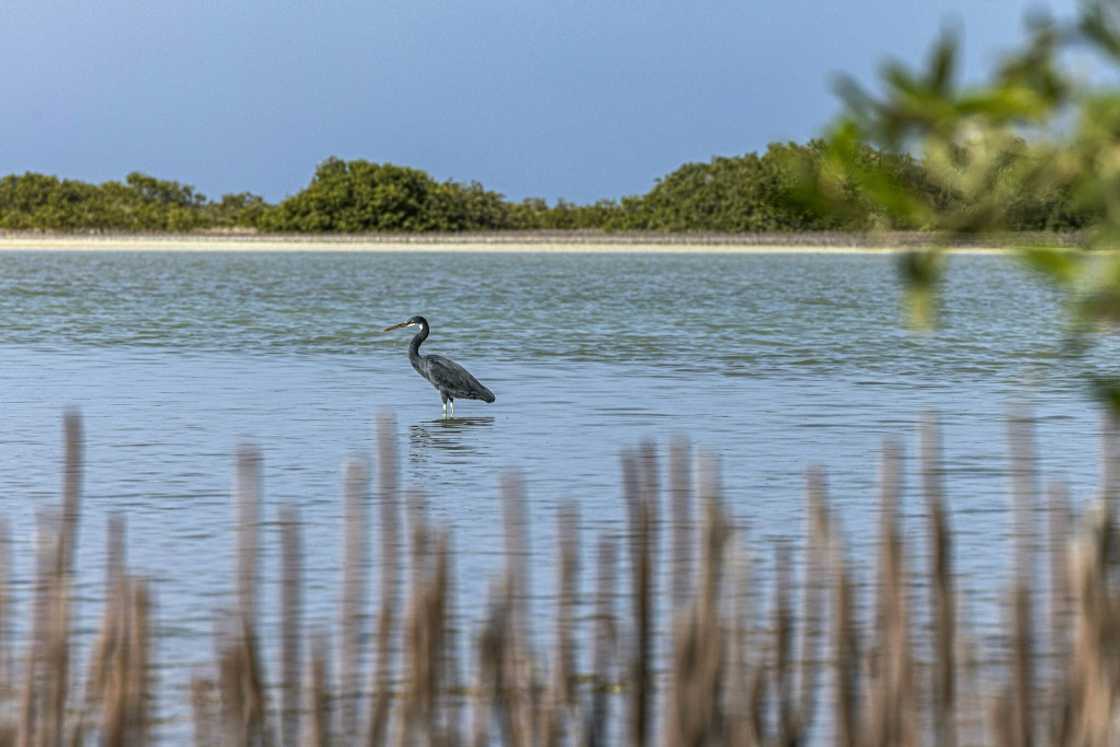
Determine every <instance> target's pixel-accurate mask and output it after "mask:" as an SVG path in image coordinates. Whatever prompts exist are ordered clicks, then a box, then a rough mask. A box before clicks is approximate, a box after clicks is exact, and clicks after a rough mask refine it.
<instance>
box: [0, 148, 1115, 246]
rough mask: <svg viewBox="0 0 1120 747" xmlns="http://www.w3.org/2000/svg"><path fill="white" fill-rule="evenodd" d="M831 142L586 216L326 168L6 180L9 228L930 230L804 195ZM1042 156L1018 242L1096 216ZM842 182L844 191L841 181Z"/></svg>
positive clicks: (872, 162) (904, 173)
mask: <svg viewBox="0 0 1120 747" xmlns="http://www.w3.org/2000/svg"><path fill="white" fill-rule="evenodd" d="M826 156H827V148H826V146H825V144H824V143H822V142H821V141H813V142H810V143H808V144H805V145H801V144H796V143H785V144H772V145H771V146H770V147H769V148H768V149H767V150H766V151H765V152H764V153H747V154H745V155H741V156H733V157H717V158H713V159H712V160H711V161H709V162H708V163H689V164H685V165H684V166H681V167H680V168H678V169H677V170H676V171H674V172H672V173H670V174H668V175H667V176H665V177H664V178H662V179H659V180H658V181H657V183H656V184H655V186H654V187H653V188H652V189H651V190H650V191H649V192H647V193H646V194H644V195H635V196H628V197H622V198H621V199H617V200H614V199H607V200H601V201H599V202H595V203H593V204H587V205H577V204H573V203H571V202H567V201H565V200H559V201H557V202H554V203H552V204H549V203H548V202H547V201H545V200H543V199H539V198H529V199H525V200H522V201H519V202H514V201H511V200H508V199H506V198H505V197H504V196H503V195H501V194H499V193H497V192H494V191H491V190H488V189H486V188H485V187H483V186H482V185H481V184H478V183H476V182H471V183H461V182H457V181H442V182H441V181H438V180H436V179H433V178H432V177H431V176H430V175H429V174H427V173H425V172H424V171H421V170H419V169H414V168H408V167H404V166H397V165H393V164H389V163H380V164H379V163H373V162H369V161H364V160H353V161H345V160H341V159H338V158H328V159H327V160H326V161H324V162H322V163H321V164H319V166H318V168H317V169H316V170H315V174H314V175H313V176H312V178H311V181H310V183H309V184H308V185H307V186H306V187H305V188H304V189H302V190H300V191H299V192H297V193H296V194H294V195H291V196H290V197H288V198H286V199H284V200H282V201H280V202H278V203H276V204H270V203H268V202H266V201H265V200H264V199H263V198H261V197H260V196H258V195H254V194H251V193H248V192H243V193H240V194H227V195H224V196H222V197H221V198H220V199H218V200H211V199H209V198H207V197H206V196H205V195H203V194H201V193H199V192H198V191H196V190H195V189H194V188H193V187H191V186H190V185H185V184H181V183H179V182H176V181H167V180H163V179H157V178H154V177H151V176H148V175H146V174H141V173H135V172H134V173H131V174H129V175H128V176H127V177H126V178H125V180H124V181H123V182H118V181H108V182H105V183H103V184H90V183H87V182H82V181H78V180H74V179H60V178H58V177H55V176H47V175H43V174H37V173H26V174H22V175H10V176H6V177H3V178H0V229H6V230H29V231H72V232H118V231H119V232H175V233H189V232H194V231H201V230H223V229H226V230H245V231H260V232H274V233H284V232H298V233H334V232H337V233H366V232H391V233H410V232H433V231H438V232H456V231H532V230H602V231H665V232H724V233H748V232H782V231H790V232H794V231H866V230H870V229H880V228H884V229H906V230H923V229H928V228H933V227H935V226H934V222H933V221H930V220H928V219H926V218H915V217H914V214H913V213H902V212H900V211H897V210H892V209H891V208H890V206H884V205H883V203H882V200H880V199H878V197H877V196H876V195H870V196H869V195H868V190H867V189H866V188H865V186H864V185H862V184H861V183H860V182H859V180H858V179H841V180H839V187H838V189H840V190H841V191H843V192H844V195H845V199H844V200H843V209H837V208H836V204H837V203H836V202H835V201H833V202H829V203H827V204H826V203H825V202H822V201H820V200H816V199H812V195H811V194H807V190H806V189H805V188H804V187H805V185H806V184H815V183H817V182H818V181H819V177H820V176H821V171H822V169H827V168H828V167H829V166H828V164H829V161H828V159H827V158H826ZM855 157H857V158H858V159H859V160H861V161H863V162H865V163H866V164H868V165H869V166H873V167H874V169H875V170H876V172H883V173H886V174H889V178H890V182H891V183H892V184H903V185H906V193H907V194H909V195H916V196H917V199H920V200H921V201H923V203H925V204H926V205H928V207H929V208H930V214H933V213H945V212H950V213H951V212H953V211H954V210H955V209H958V208H959V203H960V202H961V201H962V200H965V199H967V195H966V194H964V193H963V192H959V191H954V190H953V189H951V188H947V187H946V186H945V185H946V182H945V180H944V179H934V178H931V173H930V166H929V165H928V164H927V163H925V162H924V161H923V160H919V159H916V158H914V157H912V156H910V155H907V154H905V153H901V154H900V153H897V152H891V151H889V150H885V149H884V150H878V149H876V148H874V147H872V146H869V145H863V146H860V147H859V148H858V149H857V151H856V153H855ZM1038 157H1040V156H1039V155H1037V154H1036V153H1035V152H1034V151H1033V150H1032V149H1031V147H1030V146H1029V145H1028V144H1027V143H1025V142H1023V141H1021V140H1019V141H1016V142H1015V143H1013V144H1012V145H1011V146H1010V147H1008V148H1007V149H1006V152H1005V153H1004V155H1003V158H1004V159H1005V162H1006V168H1005V170H1006V173H1007V174H1008V178H1007V179H1006V180H1004V181H1003V182H1001V181H1000V180H999V179H998V178H997V180H996V183H995V184H994V185H993V188H992V192H991V194H993V195H995V196H997V198H998V199H1000V200H1002V201H1003V202H1004V205H1003V207H1004V209H1003V210H1002V211H1001V215H1003V216H1005V225H1004V228H1006V229H1007V230H1012V231H1015V230H1074V229H1079V228H1082V227H1084V226H1085V225H1086V224H1087V223H1090V222H1092V219H1093V217H1094V216H1092V215H1091V213H1089V212H1086V211H1085V210H1079V209H1078V208H1077V207H1076V206H1075V205H1074V204H1073V203H1072V202H1071V200H1070V198H1069V196H1068V194H1067V193H1066V192H1064V191H1063V190H1061V189H1050V188H1046V187H1044V186H1038V185H1037V184H1035V185H1030V186H1029V187H1024V186H1023V185H1022V184H1021V183H1019V182H1017V181H1015V180H1014V179H1012V178H1011V177H1012V175H1014V174H1016V173H1020V172H1021V171H1022V170H1023V164H1024V163H1025V162H1029V161H1030V160H1031V159H1035V158H1038ZM834 181H836V180H834Z"/></svg>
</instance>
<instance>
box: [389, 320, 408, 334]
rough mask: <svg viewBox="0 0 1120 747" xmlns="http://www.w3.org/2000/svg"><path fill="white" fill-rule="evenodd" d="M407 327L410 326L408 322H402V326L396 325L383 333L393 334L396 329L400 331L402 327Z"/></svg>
mask: <svg viewBox="0 0 1120 747" xmlns="http://www.w3.org/2000/svg"><path fill="white" fill-rule="evenodd" d="M407 326H408V322H401V323H400V324H394V325H393V326H392V327H386V328H385V329H384V330H383V331H385V332H392V331H393V330H394V329H400V328H401V327H407Z"/></svg>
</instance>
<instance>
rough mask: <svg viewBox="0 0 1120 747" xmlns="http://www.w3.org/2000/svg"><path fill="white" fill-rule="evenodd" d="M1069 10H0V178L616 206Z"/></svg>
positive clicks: (862, 4) (931, 3)
mask: <svg viewBox="0 0 1120 747" xmlns="http://www.w3.org/2000/svg"><path fill="white" fill-rule="evenodd" d="M1074 7H1075V0H1052V1H1051V2H1041V3H1040V2H1020V0H779V1H774V0H642V1H641V2H638V1H637V0H470V2H449V1H446V0H445V1H438V0H352V1H342V0H338V1H335V2H331V1H330V0H324V1H322V2H292V1H290V0H289V1H288V2H280V1H278V0H242V1H241V2H217V1H213V0H183V1H180V2H170V1H165V2H159V1H158V0H157V2H142V1H141V0H132V1H127V2H126V1H125V0H99V2H76V1H73V0H66V1H62V0H0V174H8V173H23V172H24V171H38V172H43V173H48V174H55V175H58V176H63V177H70V178H77V179H83V180H87V181H93V182H101V181H105V180H109V179H122V178H123V177H124V176H125V175H126V174H127V173H129V172H130V171H143V172H145V173H148V174H151V175H153V176H157V177H160V178H164V179H175V180H178V181H182V182H185V183H189V184H192V185H194V186H195V187H196V188H198V189H199V190H201V191H202V192H203V193H205V194H206V195H208V196H210V197H212V198H216V197H219V196H220V195H221V194H224V193H228V192H242V191H249V192H254V193H256V194H260V195H263V196H264V197H265V198H266V199H269V200H278V199H282V198H283V197H285V196H287V195H290V194H293V193H295V192H297V191H299V190H300V189H301V188H302V187H303V186H305V185H306V184H307V182H308V181H309V179H310V177H311V175H312V174H313V172H314V169H315V166H316V164H317V163H319V162H320V161H322V160H323V159H325V158H327V157H328V156H332V155H333V156H338V157H341V158H346V159H352V158H363V159H367V160H370V161H377V162H392V163H396V164H400V165H406V166H413V167H416V168H420V169H424V170H425V171H427V172H429V173H430V174H431V175H432V176H434V177H435V178H437V179H440V180H443V179H455V180H458V181H478V182H481V183H482V184H483V185H484V186H486V187H487V188H488V189H493V190H496V191H498V192H501V193H503V194H505V195H506V196H507V197H510V198H511V199H517V200H519V199H522V198H524V197H544V198H546V199H548V200H550V201H551V200H555V199H557V198H564V199H567V200H572V201H575V202H590V201H594V200H597V199H600V198H607V197H612V198H617V197H621V196H623V195H628V194H640V193H643V192H645V191H647V190H648V189H649V188H651V187H652V186H653V185H654V183H655V181H656V180H657V178H659V177H661V176H664V175H666V174H668V173H669V172H671V171H672V170H674V169H675V168H677V167H678V166H680V165H682V164H683V163H686V162H690V161H708V160H709V159H711V158H712V157H713V156H717V155H723V156H727V155H737V154H742V153H745V152H748V151H754V150H760V149H764V148H765V147H766V145H767V143H769V142H771V141H785V140H797V141H803V140H806V139H808V138H811V137H814V136H816V135H819V134H820V133H821V132H822V131H823V130H824V128H825V127H826V126H827V124H828V123H829V121H830V120H832V119H833V118H834V117H835V116H836V115H837V114H838V113H839V111H840V104H839V101H838V100H837V98H836V96H835V94H834V93H833V88H832V82H833V80H834V76H835V74H836V73H840V72H844V73H847V74H851V75H853V76H854V77H856V78H857V79H858V80H861V81H863V82H865V83H873V82H874V80H875V72H876V70H877V69H878V68H879V66H880V65H881V63H882V62H883V61H884V60H885V59H887V58H896V59H900V60H903V61H908V62H912V63H919V62H920V61H922V60H923V59H924V58H925V55H926V53H927V51H928V49H929V47H930V44H931V43H932V42H933V40H934V39H935V38H936V37H937V36H938V34H939V32H940V30H941V29H942V28H944V27H946V26H947V25H948V26H953V27H957V28H959V29H961V30H962V32H963V43H964V60H963V61H964V75H965V76H966V77H968V78H976V77H979V76H981V75H983V74H984V73H985V71H987V70H990V68H991V67H992V65H993V64H994V62H995V61H996V60H998V59H999V55H1000V52H1001V51H1005V50H1007V49H1009V48H1011V47H1013V46H1015V45H1016V43H1017V42H1018V41H1021V40H1022V39H1023V38H1024V25H1023V19H1024V17H1025V15H1026V14H1027V12H1028V11H1030V10H1032V9H1037V8H1048V9H1049V10H1050V11H1051V12H1052V13H1053V14H1055V15H1057V16H1059V17H1066V16H1069V15H1070V14H1071V13H1072V12H1073V9H1074Z"/></svg>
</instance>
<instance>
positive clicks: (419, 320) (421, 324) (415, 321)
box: [385, 315, 428, 332]
mask: <svg viewBox="0 0 1120 747" xmlns="http://www.w3.org/2000/svg"><path fill="white" fill-rule="evenodd" d="M427 326H428V320H427V319H425V318H424V317H422V316H419V315H417V316H414V317H410V318H409V319H406V320H404V321H403V322H401V323H400V324H394V325H392V326H391V327H386V328H385V331H386V332H392V331H393V330H394V329H400V328H401V327H416V328H417V329H424V328H425V327H427Z"/></svg>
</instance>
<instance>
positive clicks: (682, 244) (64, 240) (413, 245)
mask: <svg viewBox="0 0 1120 747" xmlns="http://www.w3.org/2000/svg"><path fill="white" fill-rule="evenodd" d="M20 250H23V251H27V250H36V251H95V252H96V251H173V252H463V253H472V252H473V253H478V252H492V253H516V252H528V253H540V254H550V253H571V254H612V253H613V254H633V253H657V254H804V253H810V254H891V253H895V252H898V251H902V248H894V247H890V246H866V247H861V246H840V245H835V246H834V245H825V244H812V243H806V244H796V243H795V244H784V243H783V244H777V243H775V244H767V243H748V242H744V243H735V242H734V241H733V240H732V241H719V242H703V241H697V242H688V241H679V242H677V241H672V240H669V241H661V240H657V241H643V240H641V239H627V240H603V241H597V240H594V239H591V240H564V239H557V238H554V237H542V238H534V237H520V238H509V237H497V238H478V237H465V238H463V239H458V240H457V239H455V238H448V237H440V238H434V239H425V238H424V237H418V238H415V239H413V238H408V239H379V238H367V237H339V238H336V237H325V238H318V237H316V238H308V237H292V238H288V237H276V236H266V237H257V236H245V237H242V236H238V237H222V236H166V237H163V236H66V235H60V236H35V235H6V236H5V235H0V251H20ZM948 251H949V252H951V253H953V254H1003V253H1006V252H1008V251H1010V250H1009V249H1006V248H997V247H980V246H977V247H953V248H951V249H949V250H948Z"/></svg>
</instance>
